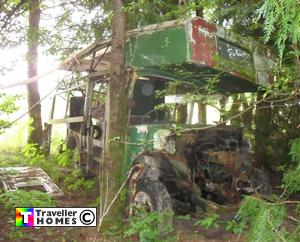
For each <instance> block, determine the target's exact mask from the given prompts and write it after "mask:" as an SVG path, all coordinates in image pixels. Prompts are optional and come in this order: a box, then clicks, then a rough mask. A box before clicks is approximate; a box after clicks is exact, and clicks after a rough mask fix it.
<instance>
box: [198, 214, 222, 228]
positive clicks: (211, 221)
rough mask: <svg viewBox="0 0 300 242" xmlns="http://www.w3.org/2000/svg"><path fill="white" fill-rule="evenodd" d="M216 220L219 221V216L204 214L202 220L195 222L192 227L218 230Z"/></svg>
mask: <svg viewBox="0 0 300 242" xmlns="http://www.w3.org/2000/svg"><path fill="white" fill-rule="evenodd" d="M218 219H219V215H218V214H216V213H213V214H206V215H205V217H204V218H203V219H200V220H198V221H196V222H195V224H194V226H198V225H201V226H202V227H204V228H206V229H209V228H211V227H214V228H218V227H219V224H218Z"/></svg>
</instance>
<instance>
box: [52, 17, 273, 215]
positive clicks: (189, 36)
mask: <svg viewBox="0 0 300 242" xmlns="http://www.w3.org/2000/svg"><path fill="white" fill-rule="evenodd" d="M110 44H111V43H110V40H107V41H103V42H101V43H95V44H93V45H91V46H89V47H87V48H85V49H83V50H81V51H79V52H78V53H76V54H75V55H73V56H72V57H71V58H69V59H68V60H67V61H66V64H65V65H64V68H65V69H66V70H68V71H75V72H76V75H73V78H72V79H70V80H68V81H65V82H62V84H61V85H60V86H59V88H58V89H57V92H56V94H55V96H54V98H53V105H52V110H51V117H50V120H49V122H48V127H49V128H48V130H49V135H48V139H49V141H48V143H49V144H50V141H51V140H50V139H51V128H52V125H54V124H58V123H65V124H67V134H66V145H67V147H68V148H69V149H73V150H76V151H77V153H78V156H77V159H76V162H75V163H76V164H77V166H79V167H80V168H81V169H83V170H85V171H86V172H91V171H93V170H95V167H97V164H99V163H101V162H102V157H103V150H104V146H105V143H106V140H105V127H106V123H105V122H106V119H105V97H106V90H107V83H108V82H109V74H110V65H111V63H110V60H111V48H110ZM271 64H272V62H271V61H270V58H269V57H268V50H267V49H265V48H263V47H262V46H259V45H257V44H255V43H254V42H249V41H246V40H244V39H243V38H241V37H239V38H237V37H236V35H234V34H233V33H231V32H228V31H226V30H225V29H223V28H221V27H218V26H216V25H215V24H212V23H210V22H207V21H205V20H203V19H201V18H193V19H189V20H181V21H169V22H164V23H162V24H158V25H150V26H146V27H143V28H139V29H135V30H131V31H129V32H127V35H126V65H127V67H128V72H130V73H131V74H132V73H134V75H129V76H130V77H132V78H131V79H130V80H129V82H128V83H130V84H129V91H128V100H129V101H130V102H129V103H130V105H129V108H128V110H129V113H128V120H129V128H128V129H129V132H128V136H127V141H128V144H126V145H125V157H124V163H123V164H124V173H126V172H128V171H129V169H130V168H131V167H138V169H135V174H134V179H132V180H131V181H130V182H129V184H130V186H132V187H131V188H130V194H129V196H130V201H131V202H132V203H134V204H136V205H139V204H147V206H149V208H150V209H151V210H160V211H162V210H166V209H169V208H174V209H175V207H176V209H179V210H187V209H192V210H195V209H196V208H197V207H200V208H202V209H203V210H205V209H206V202H205V201H207V200H213V201H214V202H216V203H218V204H227V203H235V202H238V201H239V199H240V197H241V195H242V194H252V193H257V192H259V193H262V194H268V193H269V192H270V185H269V181H268V178H267V177H266V175H265V174H264V173H263V172H262V171H261V170H259V169H257V168H256V167H254V166H253V157H252V152H251V146H250V143H249V141H248V140H247V139H245V138H244V137H243V134H242V129H241V128H239V127H233V126H230V125H227V123H228V122H227V121H226V120H223V122H221V123H220V124H214V123H213V121H216V122H218V121H220V120H219V119H216V118H215V119H214V117H213V118H211V117H209V116H211V115H208V114H209V113H210V114H211V112H212V111H211V110H212V106H214V105H212V104H211V103H212V102H217V103H218V102H219V100H220V99H222V98H224V97H226V96H228V95H230V94H233V93H244V92H254V91H256V90H257V88H258V86H259V85H268V84H269V83H270V82H271V81H272V75H271ZM58 97H63V98H64V99H65V100H66V107H65V108H64V110H63V112H60V115H61V117H55V109H56V108H57V98H58ZM58 105H59V104H58ZM218 118H219V117H218ZM221 121H222V120H221ZM209 123H210V124H209ZM212 123H213V125H211V124H212ZM179 129H180V130H179ZM178 130H179V131H180V132H178ZM179 133H180V134H179ZM132 177H133V176H132Z"/></svg>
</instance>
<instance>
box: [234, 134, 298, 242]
mask: <svg viewBox="0 0 300 242" xmlns="http://www.w3.org/2000/svg"><path fill="white" fill-rule="evenodd" d="M299 148H300V138H298V139H295V140H293V141H292V142H291V152H290V155H291V156H292V159H293V161H294V162H293V163H295V165H294V166H293V167H289V168H288V169H286V171H285V172H284V175H283V181H282V185H281V188H282V189H283V193H282V194H281V195H280V196H275V195H274V196H273V200H272V201H264V200H262V199H261V198H258V197H253V196H246V197H245V198H244V199H243V201H242V204H241V206H240V209H239V211H238V213H237V215H236V221H238V223H239V224H240V225H242V226H243V227H244V228H246V227H247V230H246V229H243V230H242V231H245V230H246V231H247V238H248V240H249V241H257V242H259V241H266V242H268V241H270V242H273V241H290V242H296V241H300V202H299V201H287V199H288V198H289V197H290V195H291V194H293V193H298V192H300V149H299ZM291 209H292V210H293V213H292V216H290V215H289V214H290V213H288V211H289V210H291ZM287 224H289V226H287ZM242 231H241V232H242Z"/></svg>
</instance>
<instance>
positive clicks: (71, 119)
mask: <svg viewBox="0 0 300 242" xmlns="http://www.w3.org/2000/svg"><path fill="white" fill-rule="evenodd" d="M82 122H84V117H83V116H78V117H69V118H60V119H51V120H49V121H48V123H49V124H62V123H82Z"/></svg>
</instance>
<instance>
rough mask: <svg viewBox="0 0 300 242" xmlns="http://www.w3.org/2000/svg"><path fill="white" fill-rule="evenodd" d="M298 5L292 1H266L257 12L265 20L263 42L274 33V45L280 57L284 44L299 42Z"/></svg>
mask: <svg viewBox="0 0 300 242" xmlns="http://www.w3.org/2000/svg"><path fill="white" fill-rule="evenodd" d="M299 7H300V3H299V2H298V1H294V0H284V1H280V0H266V1H264V3H263V5H262V6H261V8H260V9H259V10H258V12H259V13H260V15H262V16H263V17H264V19H265V21H264V33H265V41H266V42H267V41H269V40H270V38H271V35H272V34H273V33H276V37H275V39H276V45H277V47H278V49H279V53H280V56H281V57H282V56H283V51H284V49H285V45H286V42H287V41H289V42H290V43H292V44H298V43H299V42H300V25H299V22H300V11H299Z"/></svg>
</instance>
